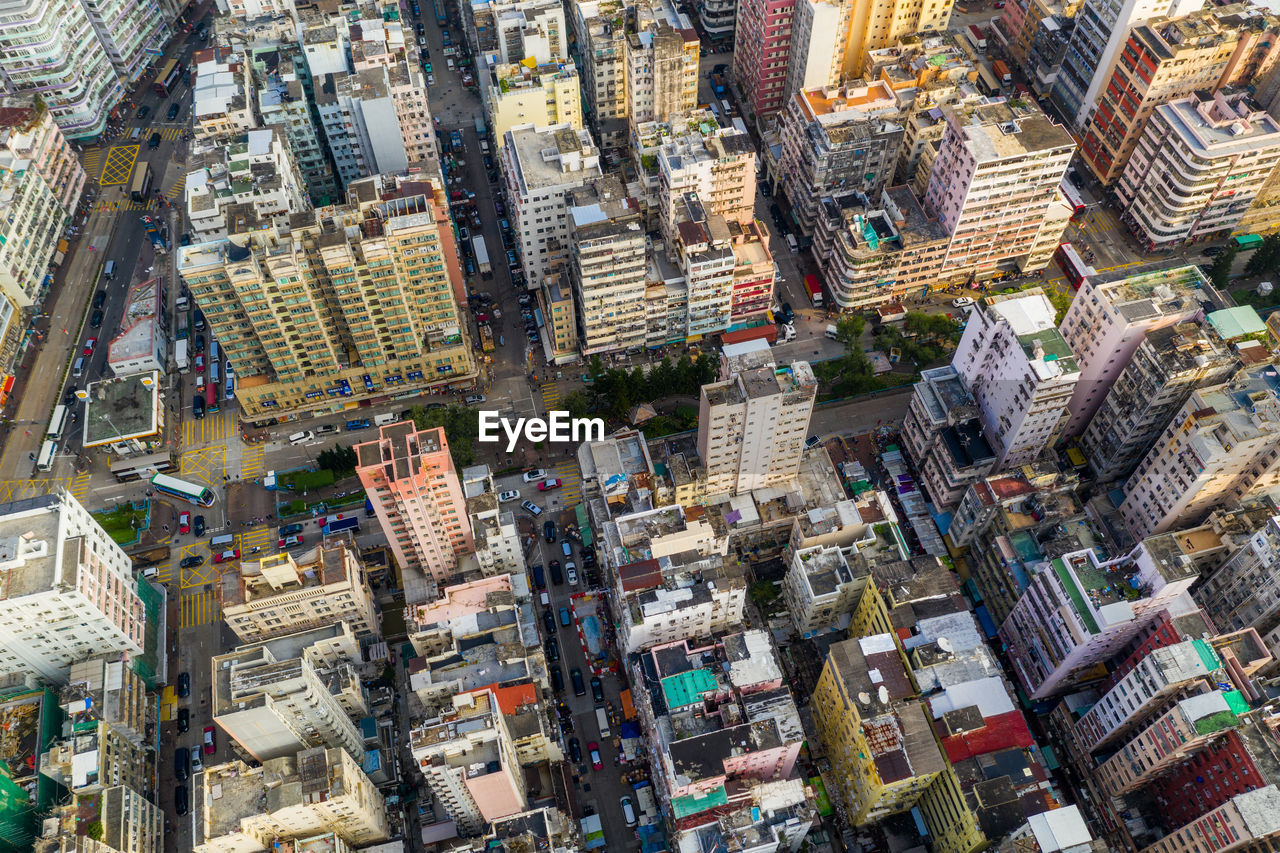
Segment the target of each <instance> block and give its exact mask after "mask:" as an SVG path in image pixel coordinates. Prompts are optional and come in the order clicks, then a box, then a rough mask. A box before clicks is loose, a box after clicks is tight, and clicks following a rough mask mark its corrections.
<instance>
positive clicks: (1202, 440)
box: [1120, 364, 1280, 537]
mask: <svg viewBox="0 0 1280 853" xmlns="http://www.w3.org/2000/svg"><path fill="white" fill-rule="evenodd" d="M1277 441H1280V373H1277V371H1276V368H1275V366H1274V365H1272V364H1263V365H1258V366H1255V367H1250V368H1247V369H1245V370H1243V371H1241V372H1240V373H1239V374H1237V375H1236V377H1235V378H1234V379H1232V380H1231V381H1230V382H1227V383H1225V384H1223V385H1218V386H1215V387H1212V388H1202V389H1200V390H1197V391H1196V392H1194V393H1193V394H1192V395H1191V396H1190V397H1189V398H1188V399H1187V402H1186V403H1184V404H1183V406H1182V408H1181V409H1180V410H1179V411H1178V413H1177V414H1176V415H1174V417H1173V420H1172V421H1170V423H1169V426H1168V427H1166V428H1165V430H1164V432H1162V433H1161V434H1160V437H1159V438H1157V439H1156V441H1155V442H1154V443H1153V444H1152V445H1151V449H1150V450H1148V451H1147V454H1146V455H1145V456H1144V457H1142V461H1141V462H1139V463H1138V467H1137V468H1136V469H1135V470H1134V472H1133V476H1131V477H1130V478H1129V479H1128V480H1127V481H1126V482H1125V485H1124V495H1125V497H1124V503H1122V504H1120V515H1121V517H1122V518H1123V519H1124V520H1125V523H1126V524H1128V525H1129V531H1130V532H1131V533H1132V534H1133V535H1134V536H1135V537H1143V536H1149V535H1150V534H1152V533H1161V532H1163V531H1165V530H1168V529H1170V528H1171V527H1174V526H1176V525H1179V524H1185V523H1188V522H1194V521H1197V520H1199V519H1200V518H1201V517H1202V516H1204V515H1206V514H1207V513H1208V512H1209V511H1211V510H1213V509H1217V508H1219V507H1223V506H1230V505H1234V504H1237V503H1239V502H1240V501H1241V500H1243V499H1244V498H1246V497H1250V496H1252V495H1270V496H1272V497H1276V496H1280V454H1278V453H1277V452H1276V443H1277Z"/></svg>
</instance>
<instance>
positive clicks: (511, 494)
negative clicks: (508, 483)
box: [498, 489, 520, 504]
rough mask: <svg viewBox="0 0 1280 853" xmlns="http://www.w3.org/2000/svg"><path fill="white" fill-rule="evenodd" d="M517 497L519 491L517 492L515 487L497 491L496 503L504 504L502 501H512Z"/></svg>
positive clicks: (517, 498)
mask: <svg viewBox="0 0 1280 853" xmlns="http://www.w3.org/2000/svg"><path fill="white" fill-rule="evenodd" d="M519 499H520V493H519V492H517V491H516V490H515V489H508V490H507V491H505V492H498V503H500V504H504V503H507V502H508V501H514V500H519Z"/></svg>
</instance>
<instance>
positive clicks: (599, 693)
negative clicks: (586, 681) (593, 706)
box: [591, 675, 604, 702]
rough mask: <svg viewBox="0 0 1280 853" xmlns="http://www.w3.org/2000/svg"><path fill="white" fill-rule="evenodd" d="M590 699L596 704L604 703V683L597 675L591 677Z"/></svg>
mask: <svg viewBox="0 0 1280 853" xmlns="http://www.w3.org/2000/svg"><path fill="white" fill-rule="evenodd" d="M591 698H592V699H594V700H595V701H597V702H603V701H604V682H603V681H601V680H600V676H598V675H593V676H591Z"/></svg>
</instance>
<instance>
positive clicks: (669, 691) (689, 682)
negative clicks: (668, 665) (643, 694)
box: [662, 669, 718, 711]
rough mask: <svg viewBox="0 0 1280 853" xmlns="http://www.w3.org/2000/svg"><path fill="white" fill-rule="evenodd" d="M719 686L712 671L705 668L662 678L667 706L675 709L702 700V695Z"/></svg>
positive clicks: (663, 693) (663, 694)
mask: <svg viewBox="0 0 1280 853" xmlns="http://www.w3.org/2000/svg"><path fill="white" fill-rule="evenodd" d="M717 686H718V685H717V684H716V680H715V677H714V676H712V674H711V673H709V672H707V671H706V670H705V669H695V670H691V671H689V672H682V673H680V674H679V675H668V676H667V677H666V678H664V679H662V696H663V698H664V699H666V702H667V707H668V708H670V709H671V710H673V711H674V710H675V709H677V708H685V707H687V706H689V705H693V704H694V703H696V702H701V701H702V695H703V694H704V693H710V692H711V691H712V690H715V689H716V687H717Z"/></svg>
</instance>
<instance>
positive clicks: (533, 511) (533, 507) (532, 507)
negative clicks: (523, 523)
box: [520, 501, 542, 518]
mask: <svg viewBox="0 0 1280 853" xmlns="http://www.w3.org/2000/svg"><path fill="white" fill-rule="evenodd" d="M520 508H521V509H523V510H524V511H525V512H527V513H529V515H532V516H533V517H534V518H537V517H538V516H540V515H542V507H540V506H538V505H537V504H536V503H534V502H533V501H520Z"/></svg>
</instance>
